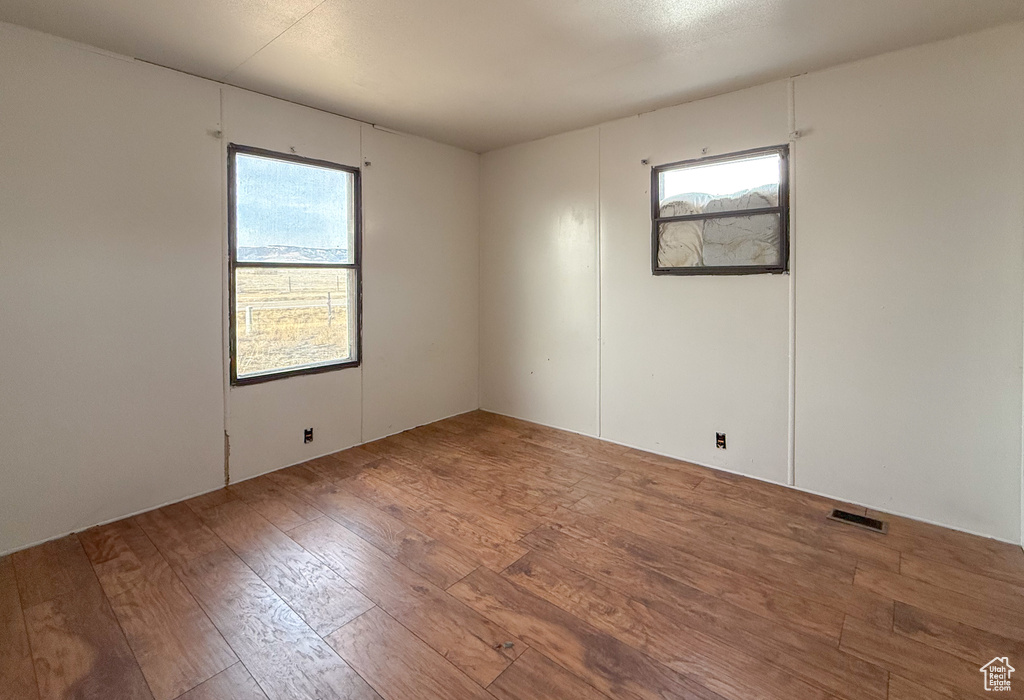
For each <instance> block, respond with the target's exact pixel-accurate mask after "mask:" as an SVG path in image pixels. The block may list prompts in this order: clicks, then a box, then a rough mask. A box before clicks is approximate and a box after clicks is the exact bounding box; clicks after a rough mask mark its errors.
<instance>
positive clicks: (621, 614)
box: [0, 412, 1024, 700]
mask: <svg viewBox="0 0 1024 700" xmlns="http://www.w3.org/2000/svg"><path fill="white" fill-rule="evenodd" d="M834 505H835V504H834V502H832V501H828V500H826V499H822V498H818V497H814V496H810V495H807V494H803V493H799V492H796V491H792V490H788V489H785V488H782V487H777V486H772V485H768V484H764V483H760V482H756V481H752V480H749V479H744V478H741V477H735V476H731V475H728V474H723V473H720V472H715V471H713V470H709V469H704V468H700V467H695V466H693V465H690V464H686V463H682V462H677V461H674V460H670V459H666V458H662V457H658V456H655V455H651V454H647V453H643V452H639V451H637V450H632V449H628V448H623V447H619V446H615V445H611V444H608V443H603V442H600V441H597V440H593V439H590V438H585V437H581V436H578V435H573V434H570V433H565V432H561V431H557V430H552V429H549V428H544V427H540V426H537V425H533V424H530V423H524V422H522V421H516V420H513V419H510V418H505V417H501V416H496V415H493V414H488V413H483V412H474V413H469V414H465V415H462V416H458V417H456V418H451V419H448V420H445V421H442V422H439V423H435V424H433V425H429V426H424V427H421V428H417V429H415V430H411V431H408V432H405V433H402V434H400V435H396V436H393V437H390V438H387V439H384V440H380V441H378V442H375V443H371V444H368V445H364V446H362V447H357V448H353V449H350V450H346V451H344V452H340V453H337V454H334V455H331V456H329V457H324V458H321V459H317V460H313V461H311V462H308V463H306V464H303V465H300V466H297V467H291V468H289V469H285V470H282V471H279V472H275V473H272V474H268V475H266V476H262V477H259V478H257V479H253V480H251V481H246V482H244V483H240V484H237V485H235V486H231V487H229V488H227V489H224V490H221V491H217V492H214V493H211V494H207V495H205V496H201V497H198V498H194V499H192V500H190V501H186V502H184V503H178V504H175V505H171V506H168V507H166V508H161V509H159V510H156V511H152V512H149V513H145V514H143V515H140V516H137V517H133V518H128V519H126V520H122V521H120V522H117V523H113V524H111V525H106V526H102V527H98V528H94V529H91V530H88V531H86V532H83V533H80V534H78V535H72V536H69V537H65V538H63V539H60V540H56V541H53V542H49V543H47V544H44V545H41V546H39V547H35V548H33V549H29V550H25V551H22V552H18V553H16V554H14V555H13V556H10V557H6V558H2V559H0V698H4V699H6V698H18V699H19V700H20V699H25V698H103V699H113V698H155V699H156V700H171V699H173V698H181V699H182V700H200V699H204V700H241V699H248V698H289V699H292V698H295V699H298V698H317V699H319V700H327V699H331V698H377V697H381V698H386V699H388V700H395V699H398V698H409V699H415V700H424V699H428V700H429V699H431V698H439V699H444V700H461V699H463V698H498V699H500V700H535V699H538V698H541V699H544V698H547V699H550V700H594V699H598V698H616V699H618V698H694V699H702V700H711V699H716V700H717V699H721V698H726V699H728V700H753V699H757V698H780V699H785V700H825V699H826V698H845V699H847V700H884V699H885V698H889V699H890V700H925V699H927V698H971V697H978V698H981V697H988V696H989V695H990V694H988V693H986V692H985V691H984V689H983V684H982V676H981V673H980V671H979V668H980V666H981V665H982V664H984V663H985V662H987V661H988V660H990V659H991V658H993V657H995V656H1009V658H1010V662H1011V664H1012V663H1017V665H1018V666H1020V664H1022V663H1024V553H1022V551H1021V550H1020V548H1018V547H1016V546H1012V545H1007V544H1001V543H998V542H995V541H992V540H986V539H982V538H978V537H972V536H969V535H965V534H962V533H959V532H955V531H952V530H946V529H943V528H939V527H935V526H930V525H925V524H922V523H918V522H914V521H911V520H906V519H901V518H896V517H888V516H887V519H888V520H889V522H890V530H889V534H888V535H885V536H881V535H877V534H874V533H870V532H865V531H861V530H858V529H855V528H853V527H850V526H848V525H842V524H838V523H834V522H830V521H828V520H826V519H825V515H826V513H827V512H828V511H829V509H831V508H832V507H833V506H834ZM859 512H862V513H863V512H864V509H859ZM1020 667H1021V668H1022V671H1021V673H1022V674H1024V666H1020ZM1013 682H1014V685H1017V684H1018V683H1019V684H1020V686H1024V675H1022V677H1021V679H1020V680H1019V681H1018V680H1017V679H1013ZM1020 686H1018V687H1020ZM1014 692H1015V693H1016V694H1017V695H1020V694H1024V688H1021V689H1019V690H1016V691H1014ZM1013 694H1014V693H1009V694H1007V695H1010V696H1013Z"/></svg>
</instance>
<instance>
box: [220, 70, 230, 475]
mask: <svg viewBox="0 0 1024 700" xmlns="http://www.w3.org/2000/svg"><path fill="white" fill-rule="evenodd" d="M217 95H218V105H217V109H218V116H217V129H218V131H220V140H219V142H218V144H217V148H218V149H219V150H218V153H219V156H218V157H219V158H220V217H221V220H220V252H221V255H220V296H221V317H220V363H221V377H222V386H223V399H224V405H223V409H224V425H223V427H224V486H225V487H226V486H228V485H229V484H230V483H231V435H230V433H229V432H228V426H229V425H230V423H231V381H230V379H228V376H229V375H230V374H231V369H230V367H231V349H230V345H231V338H230V333H231V331H230V320H229V319H230V316H231V313H232V309H231V306H230V304H229V302H228V299H229V294H230V292H229V290H228V285H229V284H231V275H230V272H229V271H228V266H229V263H228V256H229V255H230V253H231V251H229V250H228V235H227V231H228V200H227V192H228V173H227V154H226V153H225V150H224V144H225V143H226V142H227V136H226V129H225V127H224V88H223V87H222V88H220V89H219V90H217Z"/></svg>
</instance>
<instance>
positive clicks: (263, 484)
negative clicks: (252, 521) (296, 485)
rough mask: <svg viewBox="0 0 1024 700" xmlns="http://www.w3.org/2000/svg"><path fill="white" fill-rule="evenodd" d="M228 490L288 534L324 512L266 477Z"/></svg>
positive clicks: (242, 482)
mask: <svg viewBox="0 0 1024 700" xmlns="http://www.w3.org/2000/svg"><path fill="white" fill-rule="evenodd" d="M228 491H230V492H231V493H232V494H234V495H235V496H236V497H237V498H239V499H240V500H242V501H245V502H246V503H248V504H249V505H250V506H251V507H252V509H253V510H255V511H256V512H257V513H259V514H260V515H262V516H263V517H264V518H266V519H267V520H269V521H270V522H271V523H272V524H273V525H274V527H277V528H278V529H280V530H283V531H285V532H288V531H289V530H291V529H292V528H295V527H298V526H299V525H305V524H306V523H308V522H309V521H311V520H316V519H317V518H319V517H321V516H322V515H323V513H321V512H320V511H318V510H317V509H316V508H314V507H313V506H311V505H310V504H309V503H307V502H306V501H304V500H303V499H301V498H299V497H298V496H296V495H295V494H294V493H292V492H290V491H288V490H287V489H285V488H283V487H281V486H278V485H277V484H275V483H274V482H273V481H271V480H270V479H268V478H267V477H266V476H258V477H256V478H255V479H249V480H247V481H241V482H239V483H237V484H232V485H231V486H229V487H228Z"/></svg>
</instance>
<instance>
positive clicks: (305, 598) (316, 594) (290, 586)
mask: <svg viewBox="0 0 1024 700" xmlns="http://www.w3.org/2000/svg"><path fill="white" fill-rule="evenodd" d="M202 518H203V522H205V523H206V525H207V526H208V527H209V528H210V529H211V530H213V531H214V532H215V533H216V534H217V536H218V537H220V538H221V539H222V540H223V541H224V542H225V543H227V545H228V546H229V547H231V549H232V550H234V552H235V554H237V555H238V556H239V557H241V559H242V561H244V562H245V563H246V564H248V565H249V567H250V568H251V569H252V570H253V571H254V572H256V575H257V576H259V577H260V578H261V579H263V581H265V582H266V583H267V585H269V586H270V588H271V589H273V591H274V592H275V593H277V594H278V595H279V596H281V598H282V599H283V600H284V601H285V602H286V603H287V604H288V605H289V606H290V607H291V608H292V610H294V611H295V612H296V613H298V614H299V617H301V618H302V619H303V620H304V621H305V622H306V624H307V625H309V626H310V627H311V628H313V630H314V631H315V632H316V633H317V634H319V635H321V636H323V635H326V634H330V633H331V632H333V631H334V630H336V629H338V628H339V627H341V626H342V625H344V624H345V623H346V622H348V621H349V620H352V619H354V618H356V617H358V616H359V615H361V614H363V613H364V612H366V611H367V610H369V609H370V608H371V607H373V603H371V602H370V601H369V599H367V598H366V597H365V596H363V594H361V593H360V592H359V591H357V590H356V589H355V588H353V587H352V586H351V585H349V583H348V582H347V581H345V580H344V579H343V578H342V577H341V576H339V575H338V574H336V573H335V572H334V570H333V569H331V568H330V567H328V566H327V565H326V564H324V563H323V562H321V561H320V560H319V559H317V558H316V557H314V556H313V555H312V554H310V553H309V552H307V551H306V550H305V549H303V548H302V547H301V546H300V545H299V544H298V543H297V542H295V540H293V539H291V538H290V537H288V536H287V535H286V534H284V533H283V532H281V531H280V530H278V529H277V528H276V527H274V526H273V525H271V524H270V522H268V521H267V520H266V519H264V518H263V517H262V516H261V515H260V514H259V513H257V512H256V511H254V510H253V509H252V508H250V507H249V506H247V505H246V504H245V503H242V502H241V501H231V502H229V503H224V504H222V505H220V506H217V507H215V508H209V509H207V510H205V511H203V514H202Z"/></svg>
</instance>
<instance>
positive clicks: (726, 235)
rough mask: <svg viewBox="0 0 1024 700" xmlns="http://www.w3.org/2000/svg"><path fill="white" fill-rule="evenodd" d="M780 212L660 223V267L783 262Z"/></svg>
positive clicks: (767, 264) (769, 264)
mask: <svg viewBox="0 0 1024 700" xmlns="http://www.w3.org/2000/svg"><path fill="white" fill-rule="evenodd" d="M780 223H781V220H780V218H779V215H778V214H755V215H753V216H727V217H722V218H718V219H706V220H697V221H669V222H665V223H662V224H659V225H658V267H722V266H733V265H766V266H773V265H779V264H780V262H781V261H780V257H779V256H780V251H779V236H780V235H781V226H780Z"/></svg>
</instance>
